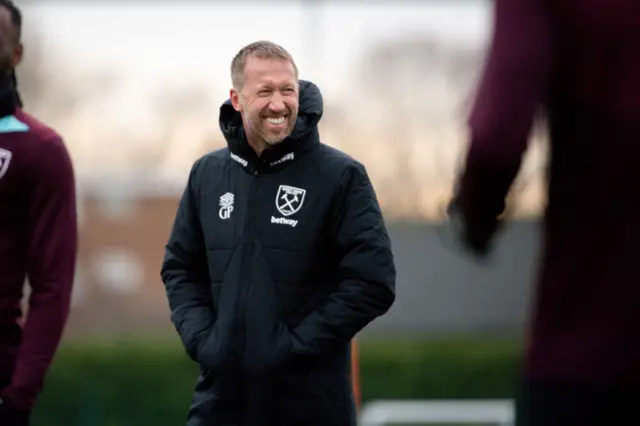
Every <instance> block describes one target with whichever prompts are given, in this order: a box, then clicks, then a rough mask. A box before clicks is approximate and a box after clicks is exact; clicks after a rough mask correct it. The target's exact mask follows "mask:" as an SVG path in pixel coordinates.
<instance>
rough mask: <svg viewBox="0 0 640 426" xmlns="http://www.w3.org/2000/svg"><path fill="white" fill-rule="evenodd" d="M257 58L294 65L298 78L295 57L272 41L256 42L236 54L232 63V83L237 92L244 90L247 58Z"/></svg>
mask: <svg viewBox="0 0 640 426" xmlns="http://www.w3.org/2000/svg"><path fill="white" fill-rule="evenodd" d="M251 56H253V57H256V58H261V59H266V58H270V59H282V60H284V61H288V62H290V63H291V65H293V69H294V70H295V72H296V79H297V78H298V67H297V66H296V62H295V61H294V60H293V56H291V54H290V53H289V52H288V51H287V50H286V49H285V48H284V47H282V46H280V45H278V44H276V43H273V42H271V41H263V40H261V41H256V42H253V43H251V44H248V45H246V46H245V47H243V48H242V49H240V51H239V52H238V53H237V54H236V56H235V57H234V58H233V60H232V61H231V83H232V84H233V87H234V88H235V89H236V90H239V89H241V88H242V85H243V84H244V68H245V66H246V64H247V58H249V57H251Z"/></svg>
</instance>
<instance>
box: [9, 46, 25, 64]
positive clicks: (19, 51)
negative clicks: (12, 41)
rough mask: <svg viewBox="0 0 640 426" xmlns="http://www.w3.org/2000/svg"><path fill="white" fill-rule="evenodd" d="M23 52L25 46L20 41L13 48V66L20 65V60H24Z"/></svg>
mask: <svg viewBox="0 0 640 426" xmlns="http://www.w3.org/2000/svg"><path fill="white" fill-rule="evenodd" d="M23 54H24V48H23V46H22V43H19V44H17V45H16V46H15V47H14V48H13V56H12V57H11V68H15V67H17V66H18V65H20V62H22V55H23Z"/></svg>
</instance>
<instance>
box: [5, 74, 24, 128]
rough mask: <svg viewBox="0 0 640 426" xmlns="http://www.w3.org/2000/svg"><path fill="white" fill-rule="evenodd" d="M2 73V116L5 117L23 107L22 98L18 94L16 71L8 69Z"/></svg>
mask: <svg viewBox="0 0 640 426" xmlns="http://www.w3.org/2000/svg"><path fill="white" fill-rule="evenodd" d="M0 74H1V75H0V117H5V116H7V115H11V114H13V113H14V112H15V110H16V109H17V108H20V107H22V99H20V95H19V94H18V87H17V86H18V84H17V82H16V75H15V72H14V71H13V70H8V71H6V72H4V73H0Z"/></svg>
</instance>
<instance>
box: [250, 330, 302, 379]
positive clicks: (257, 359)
mask: <svg viewBox="0 0 640 426" xmlns="http://www.w3.org/2000/svg"><path fill="white" fill-rule="evenodd" d="M263 337H264V344H263V345H261V347H263V348H264V349H263V350H256V351H252V354H251V356H250V357H249V359H248V360H247V363H246V365H245V368H246V369H247V373H248V374H249V375H252V376H256V377H260V376H269V375H274V374H279V372H280V370H281V369H282V367H283V366H285V365H287V364H288V363H289V361H290V360H291V358H292V356H293V343H292V338H291V331H290V330H289V327H287V325H286V324H284V323H283V322H280V321H278V322H276V323H275V324H274V325H273V329H272V331H271V333H268V334H265V335H264V336H263Z"/></svg>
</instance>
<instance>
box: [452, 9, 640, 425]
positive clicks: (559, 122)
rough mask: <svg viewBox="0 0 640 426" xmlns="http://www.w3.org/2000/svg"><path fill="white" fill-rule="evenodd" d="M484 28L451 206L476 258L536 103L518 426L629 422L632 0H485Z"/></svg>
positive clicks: (639, 184) (636, 278) (634, 197)
mask: <svg viewBox="0 0 640 426" xmlns="http://www.w3.org/2000/svg"><path fill="white" fill-rule="evenodd" d="M494 25H495V28H494V34H493V39H492V45H491V50H490V53H489V57H488V61H487V63H486V68H485V70H484V75H483V79H482V81H481V85H480V88H479V93H478V94H477V99H476V103H475V107H474V109H473V111H472V113H471V117H470V128H471V144H470V147H469V150H468V153H467V157H466V162H465V167H464V170H463V173H462V175H461V177H460V180H459V182H458V187H457V190H456V195H455V196H454V201H453V203H452V204H451V206H450V213H451V215H452V218H453V219H455V221H458V223H459V224H460V225H461V226H460V228H459V230H460V234H459V235H460V236H461V237H462V239H463V241H464V242H465V243H466V247H467V248H468V249H469V250H470V251H471V252H473V253H475V254H476V255H478V256H481V257H483V256H485V255H486V254H487V253H488V252H489V250H490V248H491V241H492V237H493V236H494V234H495V233H496V230H497V229H498V228H499V225H500V219H499V216H500V215H501V214H502V213H503V211H504V210H505V205H506V202H505V197H506V195H507V193H508V191H509V189H510V186H511V184H512V182H513V180H514V178H515V176H516V174H517V173H518V170H519V167H520V165H521V159H522V157H523V154H524V152H525V150H526V147H527V142H528V139H529V134H530V131H531V127H532V123H533V121H534V115H535V114H536V111H537V109H538V107H542V109H543V111H544V114H545V116H546V124H547V126H548V130H549V136H550V162H549V167H548V187H547V192H548V204H547V208H546V212H545V216H544V226H543V235H542V237H543V240H542V256H541V259H540V264H539V274H538V277H537V278H538V281H537V282H538V286H537V289H536V292H535V305H534V310H533V318H532V324H531V331H530V335H529V337H528V343H527V346H526V360H525V369H524V380H523V388H522V392H521V395H520V396H519V401H518V404H517V414H518V415H517V416H518V424H519V425H520V426H524V425H535V426H538V425H540V426H542V425H544V426H555V425H562V426H570V425H580V426H587V425H600V426H603V425H611V426H620V425H628V424H634V425H638V424H640V420H638V417H637V415H636V414H635V410H636V405H637V399H636V397H637V396H640V333H639V331H638V330H639V329H640V316H639V309H640V268H639V267H638V257H639V255H640V249H639V244H640V201H639V200H640V163H639V161H640V2H638V1H637V0H610V1H607V2H604V1H600V2H586V1H580V0H563V1H552V0H496V1H495V23H494ZM632 415H634V417H636V418H635V420H633V421H631V420H630V417H631V416H632Z"/></svg>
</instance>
